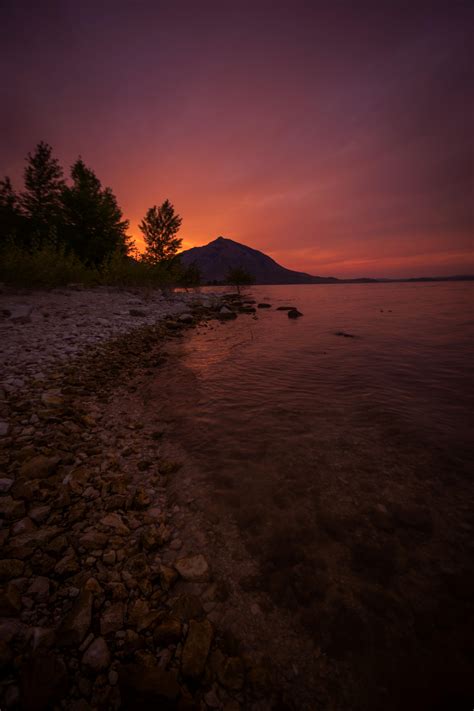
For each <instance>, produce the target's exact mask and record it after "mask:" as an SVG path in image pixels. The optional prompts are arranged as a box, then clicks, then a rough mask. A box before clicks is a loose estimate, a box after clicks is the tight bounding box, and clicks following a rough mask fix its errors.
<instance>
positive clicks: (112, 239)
mask: <svg viewBox="0 0 474 711" xmlns="http://www.w3.org/2000/svg"><path fill="white" fill-rule="evenodd" d="M71 179H72V185H71V186H70V187H69V186H68V187H65V188H64V189H63V194H62V202H63V208H64V231H65V238H66V244H67V246H68V247H70V248H71V249H73V250H74V252H75V253H76V254H77V256H78V257H79V258H80V259H81V261H83V262H84V263H85V264H86V265H88V266H93V267H101V266H102V265H103V264H104V263H105V262H106V261H107V260H108V259H110V258H111V257H112V255H113V254H115V253H118V254H119V255H122V256H124V257H125V256H126V255H127V254H128V251H129V241H130V238H129V237H128V236H127V234H126V231H127V229H128V225H129V223H128V220H124V219H123V214H122V211H121V209H120V208H119V206H118V204H117V199H116V197H115V195H114V194H113V192H112V190H111V189H110V188H103V187H102V185H101V182H100V180H99V179H98V178H97V176H96V174H95V173H94V171H93V170H91V169H90V168H88V167H87V166H86V164H85V163H84V161H83V160H82V158H78V159H77V161H76V162H75V163H74V165H73V166H72V168H71Z"/></svg>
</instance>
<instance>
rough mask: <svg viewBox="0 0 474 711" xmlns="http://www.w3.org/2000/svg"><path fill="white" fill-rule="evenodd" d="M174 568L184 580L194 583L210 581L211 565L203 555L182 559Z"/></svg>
mask: <svg viewBox="0 0 474 711" xmlns="http://www.w3.org/2000/svg"><path fill="white" fill-rule="evenodd" d="M174 567H175V568H176V570H177V571H178V573H179V574H180V575H181V577H182V578H184V580H189V581H192V582H204V581H206V580H209V576H210V571H209V565H208V562H207V560H206V559H205V557H204V556H203V555H202V554H201V553H199V554H198V555H191V556H186V557H184V558H180V559H179V560H177V561H176V563H175V564H174Z"/></svg>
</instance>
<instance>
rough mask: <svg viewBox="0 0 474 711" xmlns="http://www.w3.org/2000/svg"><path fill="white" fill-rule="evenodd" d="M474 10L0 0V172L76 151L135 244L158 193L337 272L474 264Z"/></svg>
mask: <svg viewBox="0 0 474 711" xmlns="http://www.w3.org/2000/svg"><path fill="white" fill-rule="evenodd" d="M469 6H470V3H468V2H459V1H457V0H446V1H445V2H437V0H431V2H424V1H421V0H420V1H417V0H412V1H411V2H402V1H401V0H399V1H398V2H391V0H384V2H380V0H379V1H378V2H364V0H361V1H360V2H353V0H352V1H351V2H349V1H342V0H341V1H338V0H332V1H331V2H330V1H329V0H328V1H327V2H318V0H313V1H312V2H299V1H298V0H294V1H291V2H290V0H288V1H287V2H278V0H273V1H272V2H268V1H267V0H253V2H248V0H240V1H239V2H233V1H232V2H231V1H230V0H220V1H219V2H208V1H206V0H201V1H200V2H196V1H195V0H193V1H192V2H189V0H188V1H184V0H183V1H181V2H180V1H179V0H173V1H171V0H170V2H167V3H165V2H161V0H154V1H151V0H135V1H133V0H130V1H129V2H122V1H121V0H115V1H114V2H112V1H108V0H105V1H101V0H95V2H90V1H89V0H81V1H80V2H77V1H76V2H72V1H71V0H56V1H55V0H42V2H37V1H36V2H28V1H27V0H24V1H22V0H14V1H13V0H0V59H1V66H2V82H1V90H0V91H1V96H2V111H1V112H0V174H7V175H10V176H11V178H12V179H13V181H14V185H15V187H16V188H17V189H21V187H22V174H23V169H24V161H25V156H26V154H27V153H28V151H31V150H33V149H34V146H35V145H36V143H37V142H38V141H40V140H45V141H47V142H48V143H50V144H51V145H52V146H53V149H54V152H55V155H56V156H57V157H58V158H59V159H60V161H61V163H62V164H63V165H64V167H65V170H66V171H67V172H68V171H69V168H70V166H71V164H72V162H73V161H74V160H75V159H76V158H77V156H78V155H81V156H82V158H83V159H84V161H85V162H86V163H87V164H88V165H89V166H90V167H92V168H93V169H94V170H95V172H96V173H97V175H98V177H99V178H100V180H101V181H102V182H103V184H104V185H108V186H110V187H111V188H112V189H113V191H114V192H115V194H116V195H117V198H118V200H119V204H120V206H121V207H122V209H123V212H124V214H125V216H126V217H127V218H128V219H129V220H130V233H131V234H132V235H133V236H134V237H135V238H137V241H139V239H140V237H139V236H140V231H139V229H138V223H139V222H140V220H141V218H142V217H143V215H144V214H145V212H146V210H147V209H148V208H149V207H150V206H152V205H154V204H160V203H161V202H163V200H165V199H166V198H169V199H170V200H171V202H172V203H173V204H174V206H175V208H176V210H177V211H178V213H179V214H180V215H181V216H182V218H183V225H182V229H181V232H180V236H182V238H183V247H184V248H188V247H191V246H199V245H202V244H207V243H208V242H209V241H211V240H212V239H215V238H216V237H218V236H219V235H223V236H225V237H228V238H230V239H234V240H236V241H238V242H242V243H244V244H247V245H249V246H251V247H254V248H255V249H260V250H262V251H263V252H265V253H267V254H269V255H270V256H271V257H273V258H274V259H276V260H277V261H278V262H280V263H281V264H283V265H284V266H285V267H288V268H291V269H297V270H300V271H306V272H309V273H312V274H315V275H323V276H338V277H361V276H372V277H396V276H400V277H409V276H426V275H447V274H463V273H464V274H466V273H474V244H473V228H474V216H473V209H472V205H473V184H474V183H473V163H474V161H473V141H472V127H473V118H474V111H473V103H472V86H473V84H472V66H473V63H472V60H473V56H472V51H470V50H469V42H471V43H472V36H470V33H472V20H473V18H474V14H473V12H472V10H470V7H469Z"/></svg>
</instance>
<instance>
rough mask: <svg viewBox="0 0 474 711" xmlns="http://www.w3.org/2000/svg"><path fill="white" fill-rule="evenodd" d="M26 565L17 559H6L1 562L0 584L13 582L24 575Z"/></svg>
mask: <svg viewBox="0 0 474 711" xmlns="http://www.w3.org/2000/svg"><path fill="white" fill-rule="evenodd" d="M24 569H25V564H24V563H23V561H22V560H18V559H16V558H4V559H3V560H0V582H4V581H7V580H13V578H19V577H20V576H21V575H23V571H24Z"/></svg>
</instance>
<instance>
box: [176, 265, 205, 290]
mask: <svg viewBox="0 0 474 711" xmlns="http://www.w3.org/2000/svg"><path fill="white" fill-rule="evenodd" d="M200 283H201V270H200V269H199V267H198V265H197V264H196V263H195V262H193V263H192V264H189V265H188V266H187V267H184V266H182V265H181V274H180V276H179V281H178V284H179V286H183V287H184V288H185V289H190V288H193V287H196V286H199V285H200Z"/></svg>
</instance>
